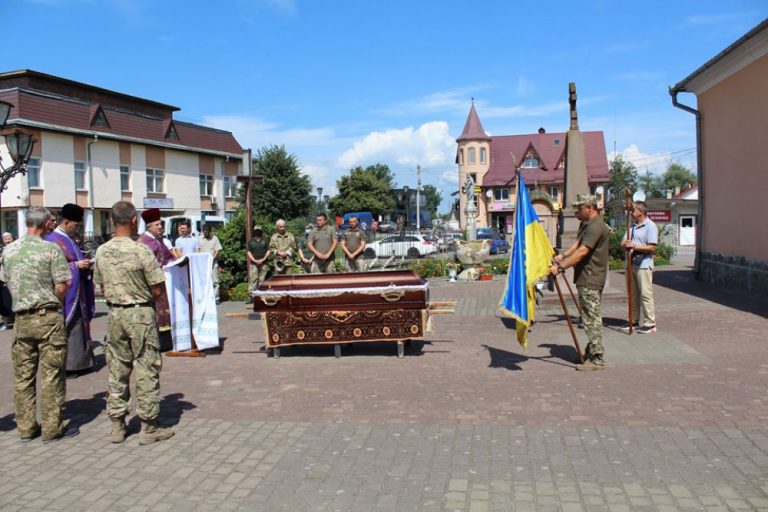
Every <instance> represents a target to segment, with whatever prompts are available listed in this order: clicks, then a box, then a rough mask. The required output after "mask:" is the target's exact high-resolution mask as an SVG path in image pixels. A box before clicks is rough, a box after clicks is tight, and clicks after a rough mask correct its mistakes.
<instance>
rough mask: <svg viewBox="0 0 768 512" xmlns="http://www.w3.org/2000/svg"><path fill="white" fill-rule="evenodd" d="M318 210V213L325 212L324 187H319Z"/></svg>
mask: <svg viewBox="0 0 768 512" xmlns="http://www.w3.org/2000/svg"><path fill="white" fill-rule="evenodd" d="M317 208H318V209H319V210H320V211H319V212H317V213H320V212H322V211H324V210H323V187H317Z"/></svg>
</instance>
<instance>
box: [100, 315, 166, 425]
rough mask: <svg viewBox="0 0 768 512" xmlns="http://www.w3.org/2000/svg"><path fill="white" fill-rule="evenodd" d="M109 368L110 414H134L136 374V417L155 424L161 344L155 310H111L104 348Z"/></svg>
mask: <svg viewBox="0 0 768 512" xmlns="http://www.w3.org/2000/svg"><path fill="white" fill-rule="evenodd" d="M104 351H105V353H106V355H107V365H108V366H109V395H108V396H107V414H109V417H110V418H120V417H122V416H125V415H126V414H128V412H129V411H130V406H131V391H130V381H131V372H132V371H133V370H135V373H136V414H138V416H139V418H140V419H142V420H147V421H151V420H154V419H156V418H157V416H158V414H159V413H160V368H161V367H162V359H161V358H160V343H159V341H158V338H157V321H156V317H155V310H154V309H153V308H152V307H151V306H142V307H136V308H115V307H112V308H109V317H108V320H107V337H106V343H105V347H104Z"/></svg>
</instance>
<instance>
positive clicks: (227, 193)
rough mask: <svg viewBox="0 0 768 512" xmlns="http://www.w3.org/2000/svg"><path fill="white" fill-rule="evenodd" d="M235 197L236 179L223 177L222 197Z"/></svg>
mask: <svg viewBox="0 0 768 512" xmlns="http://www.w3.org/2000/svg"><path fill="white" fill-rule="evenodd" d="M235 196H237V178H235V177H234V176H224V197H235Z"/></svg>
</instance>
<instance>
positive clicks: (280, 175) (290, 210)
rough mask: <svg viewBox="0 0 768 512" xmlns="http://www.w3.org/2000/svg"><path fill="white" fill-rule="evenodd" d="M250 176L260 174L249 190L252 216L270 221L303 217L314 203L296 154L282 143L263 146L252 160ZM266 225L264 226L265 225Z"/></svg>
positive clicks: (310, 185) (306, 177) (308, 181)
mask: <svg viewBox="0 0 768 512" xmlns="http://www.w3.org/2000/svg"><path fill="white" fill-rule="evenodd" d="M253 173H254V175H262V176H264V183H263V184H262V185H254V187H253V191H252V200H253V215H254V217H263V218H265V219H267V220H268V221H269V222H267V223H266V224H273V223H274V222H275V221H276V220H277V219H293V218H296V217H306V215H307V213H308V212H309V209H310V207H311V206H312V205H313V204H314V200H313V197H312V184H311V183H310V180H309V176H307V175H305V174H301V171H300V170H299V164H298V162H297V160H296V157H295V156H294V155H292V154H289V153H288V152H287V151H286V150H285V146H271V147H263V148H261V149H259V150H258V151H257V152H256V156H255V158H254V159H253ZM265 227H266V226H265Z"/></svg>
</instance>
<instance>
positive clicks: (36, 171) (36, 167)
mask: <svg viewBox="0 0 768 512" xmlns="http://www.w3.org/2000/svg"><path fill="white" fill-rule="evenodd" d="M27 186H29V188H40V159H39V158H30V159H29V161H28V162H27Z"/></svg>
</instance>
